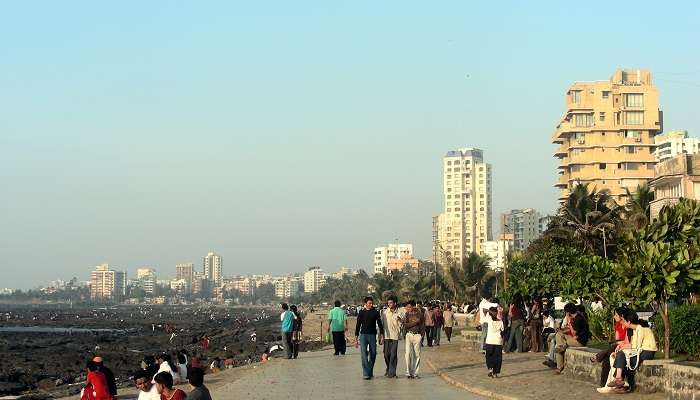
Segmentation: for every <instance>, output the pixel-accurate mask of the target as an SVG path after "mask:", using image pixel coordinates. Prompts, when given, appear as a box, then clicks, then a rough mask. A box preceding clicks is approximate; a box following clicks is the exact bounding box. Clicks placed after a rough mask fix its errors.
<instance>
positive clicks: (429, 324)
mask: <svg viewBox="0 0 700 400" xmlns="http://www.w3.org/2000/svg"><path fill="white" fill-rule="evenodd" d="M423 318H424V319H425V338H426V340H427V341H428V347H433V328H435V320H433V306H432V305H431V304H428V305H427V306H426V307H425V312H424V313H423Z"/></svg>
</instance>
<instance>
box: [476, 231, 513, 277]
mask: <svg viewBox="0 0 700 400" xmlns="http://www.w3.org/2000/svg"><path fill="white" fill-rule="evenodd" d="M512 247H513V235H512V234H510V233H506V234H501V235H500V236H499V238H498V240H491V241H488V242H484V244H483V246H482V255H485V256H487V257H488V258H489V268H491V269H492V270H494V271H502V270H503V267H504V266H505V265H506V257H508V253H509V252H510V251H511V250H512Z"/></svg>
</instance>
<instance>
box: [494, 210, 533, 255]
mask: <svg viewBox="0 0 700 400" xmlns="http://www.w3.org/2000/svg"><path fill="white" fill-rule="evenodd" d="M501 233H510V234H512V235H513V250H515V251H525V250H526V249H527V247H528V246H529V245H530V243H532V242H533V241H534V240H535V239H537V238H538V237H540V214H539V213H538V212H537V211H535V210H534V209H532V208H525V209H522V210H511V211H509V212H506V213H503V214H501Z"/></svg>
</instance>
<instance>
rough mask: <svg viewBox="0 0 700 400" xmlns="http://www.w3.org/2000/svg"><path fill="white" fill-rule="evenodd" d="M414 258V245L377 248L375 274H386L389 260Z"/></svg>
mask: <svg viewBox="0 0 700 400" xmlns="http://www.w3.org/2000/svg"><path fill="white" fill-rule="evenodd" d="M412 257H413V244H411V243H395V244H388V245H386V246H381V247H375V248H374V254H373V261H372V262H373V264H372V265H373V267H374V273H375V274H386V272H387V265H388V264H389V260H397V259H400V258H412Z"/></svg>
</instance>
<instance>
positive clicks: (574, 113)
mask: <svg viewBox="0 0 700 400" xmlns="http://www.w3.org/2000/svg"><path fill="white" fill-rule="evenodd" d="M662 130H663V114H662V112H661V111H660V110H659V93H658V92H657V90H656V87H655V86H654V85H653V84H652V80H651V72H650V71H648V70H639V69H634V70H622V69H621V70H617V71H615V73H614V75H613V76H612V77H611V78H610V79H609V80H605V81H595V82H576V83H573V84H572V85H571V86H570V87H569V89H568V90H567V92H566V110H565V112H564V115H563V116H562V117H561V119H560V120H559V123H558V124H557V127H556V130H555V132H554V134H553V135H552V142H553V143H554V144H556V145H557V146H559V147H558V148H557V150H556V151H555V152H554V156H555V157H557V158H559V160H560V164H559V167H558V171H559V180H558V181H557V182H556V183H555V184H554V186H555V187H557V188H559V189H560V190H561V193H560V195H559V200H560V201H561V202H564V201H565V200H566V199H567V198H568V197H569V193H570V191H571V190H572V189H573V188H574V186H575V185H576V184H577V183H579V182H580V183H587V184H589V188H590V189H594V188H595V189H597V190H598V191H603V190H607V191H609V192H610V195H611V196H612V198H613V200H615V201H617V202H618V203H622V202H624V200H625V197H626V191H625V189H630V190H631V191H632V190H634V189H635V188H636V187H637V186H639V185H641V184H644V183H647V182H648V181H649V180H650V179H652V178H653V177H654V164H656V158H655V157H654V147H655V144H654V137H655V136H656V135H657V134H658V133H660V132H661V131H662Z"/></svg>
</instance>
